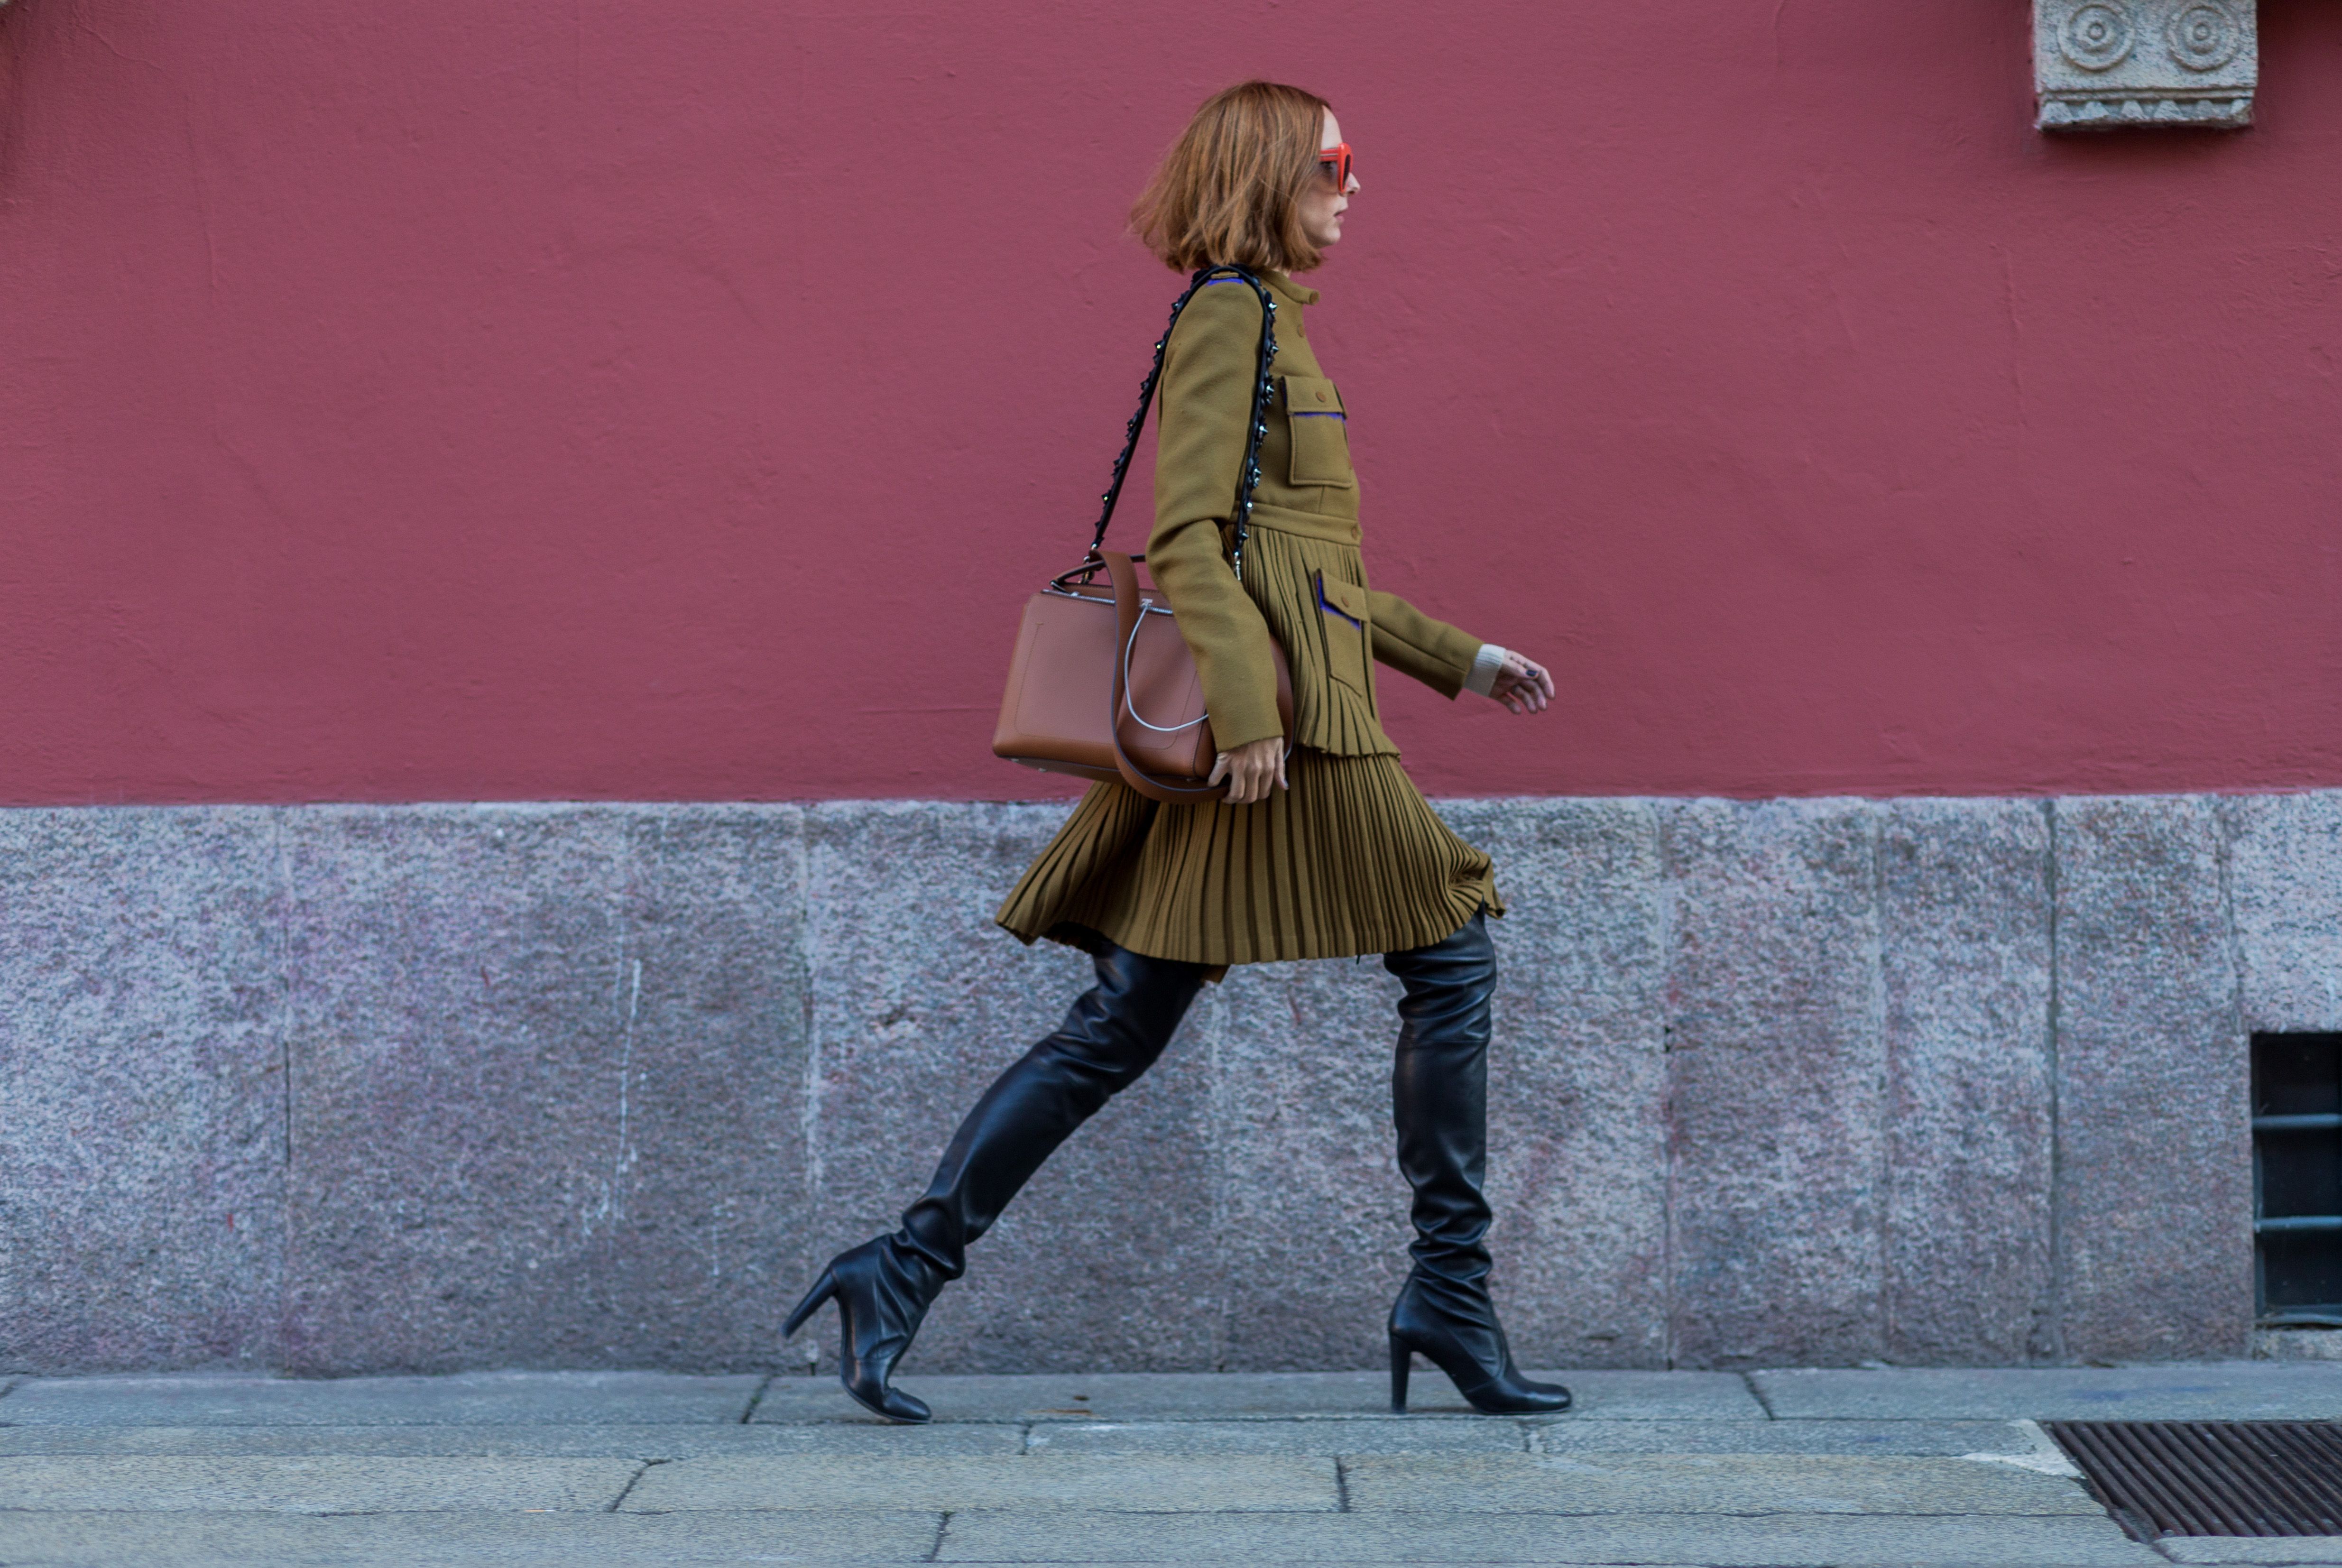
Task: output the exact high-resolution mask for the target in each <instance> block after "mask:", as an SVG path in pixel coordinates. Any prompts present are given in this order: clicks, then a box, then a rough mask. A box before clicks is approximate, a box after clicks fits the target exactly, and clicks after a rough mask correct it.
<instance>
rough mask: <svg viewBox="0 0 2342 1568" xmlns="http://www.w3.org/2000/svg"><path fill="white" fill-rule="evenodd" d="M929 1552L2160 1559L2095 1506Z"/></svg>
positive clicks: (1220, 1535)
mask: <svg viewBox="0 0 2342 1568" xmlns="http://www.w3.org/2000/svg"><path fill="white" fill-rule="evenodd" d="M935 1560H936V1562H939V1563H1101V1564H1102V1563H1262V1562H1269V1563H1698V1564H1703V1565H1706V1568H1807V1565H1811V1568H1823V1565H1826V1564H1827V1565H1829V1568H1862V1565H1866V1564H1888V1563H1893V1564H1897V1565H1898V1568H1912V1565H1927V1568H1934V1565H1937V1564H1941V1565H1943V1568H2004V1565H2005V1568H2020V1565H2021V1568H2044V1565H2046V1564H2066V1565H2069V1568H2163V1564H2164V1563H2165V1559H2164V1558H2162V1557H2160V1556H2158V1555H2157V1553H2155V1551H2154V1550H2153V1549H2152V1548H2150V1547H2146V1546H2142V1545H2139V1544H2138V1543H2137V1542H2134V1541H2132V1540H2130V1539H2128V1538H2127V1537H2126V1536H2125V1535H2124V1534H2123V1533H2122V1532H2121V1531H2120V1530H2118V1529H2117V1528H2116V1527H2115V1526H2114V1524H2113V1523H2112V1522H2110V1521H2109V1520H2107V1518H2106V1517H2105V1516H2104V1515H2100V1516H2099V1517H2097V1518H2095V1519H2092V1518H2087V1517H2083V1516H2080V1515H2067V1516H2060V1517H2055V1518H2024V1517H2001V1518H1991V1519H1931V1518H1924V1517H1918V1516H1912V1515H1904V1516H1897V1517H1894V1518H1883V1519H1882V1518H1859V1517H1846V1516H1841V1515H1835V1514H1811V1513H1808V1514H1776V1515H1772V1516H1769V1517H1765V1518H1756V1519H1748V1518H1736V1517H1733V1516H1730V1515H1726V1514H1642V1515H1635V1514H1626V1515H1609V1516H1596V1517H1578V1518H1570V1517H1564V1516H1556V1515H1553V1514H1529V1513H1514V1514H1476V1515H1474V1516H1473V1517H1471V1518H1470V1519H1469V1520H1462V1521H1459V1520H1456V1519H1441V1518H1437V1517H1435V1516H1430V1515H1423V1514H1403V1513H1384V1514H1366V1513H1336V1514H1316V1515H1302V1514H1290V1513H1287V1514H1274V1513H1222V1514H1215V1515H1212V1516H1210V1517H1208V1518H1206V1517H1198V1516H1194V1515H1186V1516H1182V1515H1176V1514H1174V1515H1163V1514H1139V1513H1058V1514H1048V1513H966V1514H956V1515H955V1516H953V1518H952V1519H951V1520H950V1521H949V1523H947V1524H946V1528H945V1530H944V1533H943V1540H942V1543H941V1544H940V1547H939V1549H938V1551H937V1553H936V1558H935Z"/></svg>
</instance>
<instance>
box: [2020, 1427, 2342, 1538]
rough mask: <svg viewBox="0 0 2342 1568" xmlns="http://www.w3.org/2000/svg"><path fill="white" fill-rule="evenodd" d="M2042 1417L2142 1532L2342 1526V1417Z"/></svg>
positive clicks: (2122, 1516)
mask: <svg viewBox="0 0 2342 1568" xmlns="http://www.w3.org/2000/svg"><path fill="white" fill-rule="evenodd" d="M2041 1424H2042V1425H2043V1426H2044V1427H2045V1428H2047V1431H2048V1433H2049V1435H2050V1436H2052V1437H2054V1438H2056V1439H2057V1446H2059V1447H2060V1448H2063V1449H2064V1450H2065V1451H2066V1452H2067V1453H2068V1454H2070V1455H2071V1456H2072V1457H2073V1460H2074V1463H2077V1464H2078V1465H2080V1466H2081V1467H2082V1473H2083V1474H2084V1475H2086V1476H2087V1477H2088V1479H2089V1483H2090V1490H2091V1491H2092V1492H2093V1493H2097V1499H2098V1501H2099V1502H2101V1503H2105V1504H2106V1506H2107V1513H2111V1514H2113V1515H2114V1517H2115V1523H2117V1524H2119V1525H2121V1526H2122V1527H2123V1529H2124V1530H2126V1531H2127V1532H2128V1533H2129V1534H2130V1537H2131V1539H2132V1540H2134V1541H2153V1540H2154V1539H2156V1538H2157V1536H2160V1535H2342V1423H2335V1422H2327V1421H2045V1422H2043V1423H2041Z"/></svg>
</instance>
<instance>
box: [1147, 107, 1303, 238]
mask: <svg viewBox="0 0 2342 1568" xmlns="http://www.w3.org/2000/svg"><path fill="white" fill-rule="evenodd" d="M1330 106H1331V105H1328V104H1327V103H1326V100H1325V99H1323V98H1321V97H1319V96H1318V95H1316V94H1315V93H1305V92H1303V91H1302V90H1301V89H1300V88H1298V87H1287V86H1285V85H1281V84H1279V83H1276V82H1239V83H1237V84H1236V85H1235V86H1233V87H1230V88H1228V89H1226V91H1225V92H1219V93H1215V94H1213V95H1211V96H1210V97H1209V98H1206V99H1205V100H1204V106H1203V107H1202V108H1200V109H1197V110H1196V117H1195V118H1194V119H1192V120H1190V121H1188V122H1187V128H1186V130H1185V131H1183V132H1181V133H1180V135H1179V140H1178V141H1177V143H1176V144H1175V145H1173V146H1172V148H1171V151H1170V153H1169V155H1167V156H1166V157H1165V158H1164V160H1163V166H1162V167H1161V168H1158V169H1156V171H1155V178H1154V179H1153V180H1152V181H1150V182H1149V183H1148V185H1147V187H1146V195H1142V196H1140V197H1139V198H1138V205H1136V206H1135V207H1133V208H1131V210H1130V227H1131V232H1132V233H1134V234H1136V235H1137V236H1138V237H1139V238H1140V239H1141V240H1142V241H1144V242H1145V243H1146V248H1147V249H1148V250H1151V251H1153V252H1154V253H1155V254H1156V255H1158V256H1160V257H1162V258H1163V265H1166V266H1167V267H1169V268H1171V269H1172V270H1173V271H1174V272H1194V271H1195V270H1196V268H1198V267H1207V266H1240V267H1243V268H1245V269H1246V270H1247V271H1252V272H1259V271H1262V270H1264V269H1266V270H1270V271H1276V272H1286V273H1296V272H1307V271H1308V270H1309V269H1310V268H1311V267H1314V266H1316V265H1317V264H1318V263H1319V262H1321V261H1323V260H1324V259H1325V256H1324V255H1323V253H1321V252H1320V251H1319V250H1318V249H1317V247H1316V245H1311V244H1310V243H1309V239H1308V236H1307V235H1304V234H1303V233H1302V232H1301V217H1300V214H1299V212H1298V210H1297V207H1298V204H1299V202H1300V199H1301V196H1302V195H1303V193H1305V192H1306V191H1307V190H1308V188H1309V182H1310V181H1312V180H1315V179H1316V178H1318V174H1317V149H1318V146H1319V145H1320V144H1321V143H1322V142H1323V140H1324V138H1325V130H1326V109H1327V108H1329V107H1330Z"/></svg>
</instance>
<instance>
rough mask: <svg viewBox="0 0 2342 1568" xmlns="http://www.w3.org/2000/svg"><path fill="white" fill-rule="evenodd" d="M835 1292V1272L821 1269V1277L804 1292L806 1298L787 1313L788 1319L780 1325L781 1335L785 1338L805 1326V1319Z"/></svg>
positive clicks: (815, 1311)
mask: <svg viewBox="0 0 2342 1568" xmlns="http://www.w3.org/2000/svg"><path fill="white" fill-rule="evenodd" d="M836 1293H837V1275H836V1272H835V1271H833V1270H830V1269H824V1270H822V1271H821V1278H819V1279H817V1280H816V1281H814V1282H813V1289H811V1290H809V1291H807V1292H806V1299H805V1300H803V1301H801V1302H799V1303H797V1310H796V1311H795V1312H793V1313H789V1321H788V1322H786V1323H783V1324H782V1325H781V1337H782V1338H783V1339H787V1338H789V1337H790V1336H791V1335H793V1334H795V1333H796V1332H797V1330H799V1329H801V1328H803V1327H805V1320H806V1319H807V1318H809V1317H811V1316H813V1314H814V1313H817V1312H819V1311H820V1310H821V1308H822V1303H825V1302H826V1301H828V1300H829V1298H830V1297H832V1296H834V1295H836Z"/></svg>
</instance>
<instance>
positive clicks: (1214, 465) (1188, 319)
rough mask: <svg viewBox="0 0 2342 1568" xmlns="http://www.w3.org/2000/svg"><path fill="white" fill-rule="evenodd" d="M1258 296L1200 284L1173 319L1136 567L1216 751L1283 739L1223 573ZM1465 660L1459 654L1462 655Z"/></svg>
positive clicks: (1247, 622)
mask: <svg viewBox="0 0 2342 1568" xmlns="http://www.w3.org/2000/svg"><path fill="white" fill-rule="evenodd" d="M1260 316H1261V310H1260V296H1259V295H1256V294H1255V293H1253V291H1252V290H1251V289H1250V288H1247V287H1246V286H1245V285H1243V284H1241V283H1229V284H1222V285H1207V286H1206V287H1205V288H1203V289H1200V290H1198V291H1197V292H1196V297H1195V298H1194V299H1192V300H1190V301H1189V302H1188V304H1187V308H1186V310H1184V311H1182V312H1181V313H1180V315H1179V323H1178V325H1177V326H1176V327H1174V328H1173V329H1172V333H1171V345H1170V347H1169V349H1168V350H1167V351H1166V353H1165V355H1164V360H1163V382H1162V386H1161V388H1160V390H1159V393H1158V395H1159V397H1160V398H1161V401H1162V414H1161V420H1162V423H1161V425H1160V427H1159V433H1158V434H1157V436H1156V461H1155V531H1154V533H1153V534H1150V535H1148V537H1147V541H1146V564H1147V567H1148V569H1149V570H1150V571H1151V572H1152V573H1153V574H1154V577H1155V581H1156V583H1157V584H1160V585H1161V587H1162V589H1163V593H1164V596H1165V597H1166V598H1167V599H1169V600H1170V601H1171V613H1172V614H1175V615H1176V616H1177V617H1178V619H1179V631H1180V634H1181V635H1183V636H1184V637H1186V640H1187V647H1188V650H1189V651H1190V652H1191V653H1193V654H1195V655H1196V675H1197V676H1198V678H1199V679H1200V680H1201V681H1202V683H1203V688H1204V707H1205V710H1206V712H1208V713H1209V714H1211V717H1212V737H1213V740H1214V742H1215V743H1216V744H1217V745H1218V746H1219V748H1220V749H1221V750H1222V751H1233V750H1234V749H1235V748H1236V747H1237V746H1240V745H1244V744H1247V743H1249V742H1252V741H1258V740H1267V739H1269V738H1271V737H1273V736H1276V735H1281V734H1284V733H1285V724H1284V721H1283V720H1281V719H1279V718H1278V717H1277V713H1276V665H1275V664H1274V663H1272V660H1273V659H1274V657H1275V648H1276V644H1275V643H1274V642H1273V641H1272V640H1271V638H1270V636H1269V631H1268V623H1267V622H1266V620H1264V619H1262V617H1261V613H1260V607H1259V606H1258V605H1256V604H1254V603H1253V602H1252V598H1251V596H1250V595H1249V594H1246V592H1245V591H1244V585H1243V584H1240V583H1238V582H1237V581H1236V574H1235V572H1234V571H1232V570H1231V569H1230V568H1229V566H1228V558H1227V555H1226V551H1225V548H1224V546H1223V544H1222V539H1223V534H1222V532H1221V529H1222V525H1223V524H1226V523H1228V522H1229V521H1230V514H1232V513H1233V512H1234V511H1235V510H1236V472H1237V470H1238V469H1240V468H1241V467H1243V466H1244V452H1245V422H1246V420H1247V419H1248V418H1249V417H1250V416H1251V414H1252V394H1253V377H1254V375H1256V373H1257V371H1258V369H1259V366H1260ZM1467 660H1468V655H1467Z"/></svg>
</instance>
